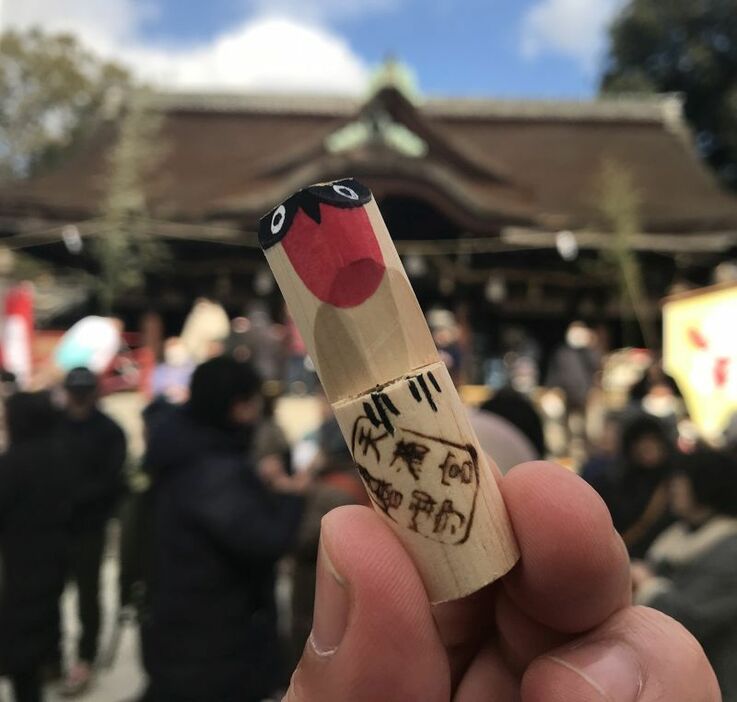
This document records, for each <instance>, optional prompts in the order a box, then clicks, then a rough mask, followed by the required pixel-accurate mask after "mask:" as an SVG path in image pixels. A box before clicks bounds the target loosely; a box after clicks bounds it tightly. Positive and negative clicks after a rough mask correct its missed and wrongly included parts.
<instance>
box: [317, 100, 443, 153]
mask: <svg viewBox="0 0 737 702" xmlns="http://www.w3.org/2000/svg"><path fill="white" fill-rule="evenodd" d="M377 143H378V144H381V145H383V146H386V147H388V148H389V149H392V150H393V151H396V152H397V153H400V154H402V155H403V156H407V157H409V158H423V157H424V156H426V155H427V153H428V151H429V146H428V144H427V142H426V141H425V140H424V139H423V138H422V137H420V136H418V135H417V134H415V132H413V131H412V130H411V129H409V127H407V126H406V125H404V124H402V123H401V122H398V121H397V120H395V119H394V117H392V115H390V114H389V112H388V111H386V110H384V109H381V108H379V107H378V106H376V107H374V108H373V109H370V110H368V111H366V112H364V113H363V114H361V116H360V117H359V118H358V119H357V120H355V121H353V122H349V123H348V124H346V125H344V126H342V127H340V128H339V129H337V130H336V131H334V132H332V133H331V134H328V136H326V137H325V148H326V149H327V150H328V151H329V152H330V153H333V154H337V153H343V152H346V151H353V150H355V149H359V148H361V147H362V146H368V145H371V144H377Z"/></svg>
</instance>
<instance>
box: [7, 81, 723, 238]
mask: <svg viewBox="0 0 737 702" xmlns="http://www.w3.org/2000/svg"><path fill="white" fill-rule="evenodd" d="M154 104H155V106H156V107H157V109H160V110H161V111H162V112H163V113H164V114H165V120H164V122H163V127H162V135H161V139H162V142H163V143H164V144H165V147H166V157H165V159H164V161H163V162H162V163H161V165H160V167H159V169H158V170H157V171H156V172H154V173H153V174H152V175H151V176H150V178H149V180H148V182H147V183H146V190H147V194H148V202H149V206H150V208H151V211H152V214H153V215H154V216H155V217H157V218H160V219H169V220H186V221H207V220H213V219H217V220H221V219H229V220H236V221H238V222H239V224H241V225H242V226H243V227H244V228H251V227H253V226H254V225H255V222H256V220H257V219H258V217H259V216H260V214H261V213H262V212H263V211H265V210H266V209H268V208H269V207H270V206H272V205H273V204H274V203H275V202H276V201H278V200H279V199H281V198H283V197H284V196H286V195H288V194H289V193H290V192H291V191H292V190H294V189H295V188H298V187H301V186H303V185H306V184H308V183H309V182H313V181H315V180H324V179H329V178H334V177H340V176H347V175H352V176H355V177H358V178H362V179H363V180H365V181H366V182H367V184H368V185H369V186H370V187H372V189H373V190H374V192H375V194H376V195H377V198H379V199H380V200H381V199H382V198H386V197H410V198H415V199H419V200H425V201H428V202H430V203H431V204H432V205H433V206H434V207H437V208H438V209H440V210H441V211H442V212H443V214H444V215H445V216H447V217H448V218H450V219H452V220H453V221H454V222H456V223H457V226H458V227H459V229H460V230H465V231H469V232H477V233H483V232H487V233H488V232H493V231H497V230H498V228H499V226H501V225H503V224H505V223H524V224H529V225H533V226H542V227H548V228H564V227H568V228H577V227H584V226H588V225H590V224H591V223H592V222H593V221H595V220H596V218H597V206H596V192H597V185H598V179H599V174H600V173H601V169H602V167H603V164H604V163H605V162H606V161H607V160H612V161H616V162H617V163H619V164H621V165H622V166H623V167H625V168H627V169H628V170H629V172H630V173H631V175H632V178H633V180H634V182H635V184H636V185H637V187H638V189H639V191H640V196H641V200H642V203H643V205H642V213H643V219H644V226H645V228H646V229H647V230H649V231H654V232H657V231H670V232H679V231H712V230H717V229H729V228H735V229H737V200H736V199H735V198H734V197H733V196H732V195H729V194H727V193H725V192H723V191H722V190H721V189H720V188H719V186H718V185H717V183H716V181H715V179H714V178H713V176H712V175H711V173H710V172H708V171H707V169H706V167H705V166H704V165H703V164H702V163H701V161H700V160H699V158H698V157H697V155H696V152H695V150H694V148H693V146H692V144H691V142H690V137H689V133H688V130H687V128H686V127H685V125H684V122H683V118H682V115H681V110H680V102H679V101H678V99H677V98H675V97H673V96H658V97H652V98H647V99H633V98H619V99H607V100H596V101H591V102H574V101H563V102H561V101H558V102H552V101H503V100H467V99H457V100H454V99H428V100H425V101H422V102H420V103H417V104H415V103H413V102H411V101H409V100H407V99H406V98H405V97H404V96H403V95H402V94H401V93H400V92H399V91H397V90H396V89H394V88H391V87H384V88H382V89H381V90H379V91H378V92H377V93H376V94H375V95H374V96H373V97H372V98H371V99H369V100H368V101H360V100H357V99H354V98H335V97H319V96H318V97H315V96H309V97H308V96H279V95H213V94H206V95H193V94H188V95H182V94H162V95H158V96H156V98H155V101H154ZM379 113H380V114H382V115H384V117H382V119H385V118H386V120H388V122H386V123H385V126H384V127H380V126H379V127H376V129H375V133H374V132H371V129H368V131H367V130H366V129H364V131H363V132H361V131H360V129H358V130H355V134H354V135H353V137H354V138H353V141H351V139H350V138H346V139H344V143H347V144H348V146H347V147H345V148H337V149H336V148H331V146H330V145H331V143H333V144H334V141H335V140H333V142H331V136H335V135H336V134H340V131H341V130H345V129H346V128H347V127H350V125H356V124H359V125H360V124H361V123H363V124H364V125H365V124H371V120H372V119H376V115H377V114H379ZM386 124H388V125H389V126H388V127H386ZM382 129H384V132H382ZM390 132H392V133H393V134H394V136H396V137H397V138H398V139H400V140H401V139H403V138H404V139H406V143H407V144H414V146H413V147H411V148H410V147H408V148H402V147H401V144H399V146H398V143H399V142H397V141H396V139H394V137H392V138H386V135H387V134H389V133H390ZM115 134H116V125H115V123H114V122H108V123H106V124H104V125H102V127H101V128H100V129H99V130H98V132H97V133H96V134H94V135H93V136H92V137H91V138H90V140H89V142H88V144H87V145H86V147H85V148H84V149H83V150H81V151H80V152H79V153H78V154H76V155H75V156H74V157H73V158H71V159H69V160H68V161H67V162H66V163H64V164H63V165H62V166H61V168H60V169H59V170H58V171H56V172H53V173H50V174H48V175H45V176H43V177H39V178H36V179H33V180H31V181H27V182H23V183H19V184H16V185H15V186H13V187H10V188H7V189H5V190H3V191H0V214H4V215H23V214H26V215H32V214H33V215H36V216H43V217H47V218H59V219H63V218H82V217H85V216H93V215H94V214H95V212H96V210H97V208H98V203H99V202H100V197H101V193H102V192H103V190H104V183H105V174H106V168H107V166H106V163H107V161H106V154H107V152H108V149H109V147H110V145H111V144H112V143H113V140H114V139H115ZM356 134H357V135H358V137H355V135H356ZM367 135H368V136H367ZM344 136H347V137H351V134H349V133H348V132H345V133H344ZM413 140H415V141H413ZM420 144H424V147H423V148H420ZM415 147H417V148H415ZM425 147H426V148H425ZM412 149H415V152H416V153H415V154H414V155H413V154H412V153H411V151H412ZM420 152H421V155H419V156H418V155H417V153H420Z"/></svg>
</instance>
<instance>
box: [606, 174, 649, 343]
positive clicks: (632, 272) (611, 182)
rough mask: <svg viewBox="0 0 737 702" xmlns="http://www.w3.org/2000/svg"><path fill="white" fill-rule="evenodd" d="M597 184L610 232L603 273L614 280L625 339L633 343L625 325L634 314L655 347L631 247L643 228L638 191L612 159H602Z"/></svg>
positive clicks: (642, 289) (646, 339) (639, 269)
mask: <svg viewBox="0 0 737 702" xmlns="http://www.w3.org/2000/svg"><path fill="white" fill-rule="evenodd" d="M598 186H599V187H598V189H599V199H598V205H599V212H600V215H601V217H602V220H603V223H604V224H605V226H606V227H607V228H608V229H609V230H610V231H611V237H610V238H609V242H610V243H609V247H608V248H606V249H603V250H602V251H601V262H602V263H603V264H604V269H605V272H604V273H603V274H604V275H607V276H611V277H613V278H614V279H615V280H616V281H617V286H618V288H619V298H620V305H621V310H622V324H623V333H624V334H623V335H624V338H625V341H626V342H630V343H635V339H636V336H635V335H631V334H630V333H629V331H628V328H627V326H628V320H629V319H632V318H633V317H634V319H635V320H636V321H637V324H638V326H639V327H640V332H641V334H642V337H643V339H644V341H645V343H646V345H647V346H648V347H649V348H651V349H653V348H656V344H657V333H656V331H655V328H654V325H653V320H652V319H651V317H650V315H649V313H648V309H647V295H646V293H645V285H644V283H643V279H642V269H641V267H640V262H639V260H638V258H637V254H636V252H635V251H634V249H633V247H632V239H633V237H635V236H636V235H637V234H639V233H640V232H641V231H642V228H641V225H640V205H641V198H640V194H639V193H638V191H637V188H636V187H635V185H634V182H633V179H632V176H631V174H630V172H629V171H628V170H627V169H626V168H625V167H624V166H622V165H621V164H619V163H617V162H615V161H606V162H604V164H603V165H602V169H601V174H600V176H599V183H598ZM612 274H613V275H612Z"/></svg>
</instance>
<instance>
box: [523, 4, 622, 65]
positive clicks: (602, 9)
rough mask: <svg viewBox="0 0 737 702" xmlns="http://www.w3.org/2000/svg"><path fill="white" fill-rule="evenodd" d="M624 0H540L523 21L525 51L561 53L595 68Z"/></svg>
mask: <svg viewBox="0 0 737 702" xmlns="http://www.w3.org/2000/svg"><path fill="white" fill-rule="evenodd" d="M623 4H624V0H538V2H536V3H535V4H534V5H533V6H532V7H531V8H530V9H529V10H528V11H527V13H526V14H525V16H524V19H523V24H522V47H521V48H522V54H523V55H524V56H525V57H527V58H531V59H532V58H537V57H539V56H541V55H542V54H547V53H550V54H560V55H563V56H567V57H569V58H572V59H574V60H576V61H578V62H579V63H580V64H581V65H582V66H583V67H584V69H586V70H589V71H590V70H592V69H593V68H595V66H596V62H597V60H598V59H599V58H600V57H601V54H602V51H603V49H604V47H605V46H606V31H607V28H608V26H609V23H610V22H611V20H612V19H613V17H614V15H615V14H616V13H617V11H618V10H619V9H620V8H621V7H622V5H623Z"/></svg>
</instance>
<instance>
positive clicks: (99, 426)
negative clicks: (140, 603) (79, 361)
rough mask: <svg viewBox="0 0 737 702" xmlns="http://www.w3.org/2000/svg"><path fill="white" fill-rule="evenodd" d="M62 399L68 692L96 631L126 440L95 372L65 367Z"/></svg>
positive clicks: (87, 669)
mask: <svg viewBox="0 0 737 702" xmlns="http://www.w3.org/2000/svg"><path fill="white" fill-rule="evenodd" d="M64 388H65V390H66V393H67V405H66V411H65V415H64V418H63V420H62V422H61V425H60V427H59V429H60V439H61V443H62V445H63V448H64V452H65V455H66V460H67V461H68V462H69V464H70V469H71V470H72V471H73V473H74V501H75V504H74V519H73V522H72V538H71V545H70V564H69V566H70V567H69V580H70V581H71V582H73V583H74V584H75V585H76V587H77V601H78V608H79V622H80V630H81V635H80V638H79V640H78V642H77V655H76V663H75V664H74V665H73V666H72V667H71V669H70V670H69V673H68V675H67V678H66V680H65V683H64V690H63V691H64V693H65V694H66V695H68V696H71V695H75V694H78V693H81V692H83V691H84V690H85V689H86V688H87V687H88V685H89V684H90V681H91V676H92V666H93V664H94V662H95V659H96V657H97V650H98V639H99V635H100V571H101V568H102V560H103V554H104V551H105V540H106V533H107V524H108V522H109V521H110V519H111V518H112V517H113V516H114V514H115V510H116V507H117V505H118V502H119V501H120V499H121V497H122V496H123V494H124V492H125V472H124V469H125V461H126V453H127V442H126V438H125V434H124V433H123V430H122V429H121V428H120V427H119V426H118V424H117V423H116V422H115V421H113V420H112V419H111V418H110V417H108V416H107V415H106V414H105V413H104V412H102V411H101V410H100V409H99V407H98V406H97V401H98V387H97V376H95V374H94V373H92V371H90V370H88V369H87V368H75V369H74V370H71V371H70V372H69V374H68V375H67V377H66V379H65V381H64Z"/></svg>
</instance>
